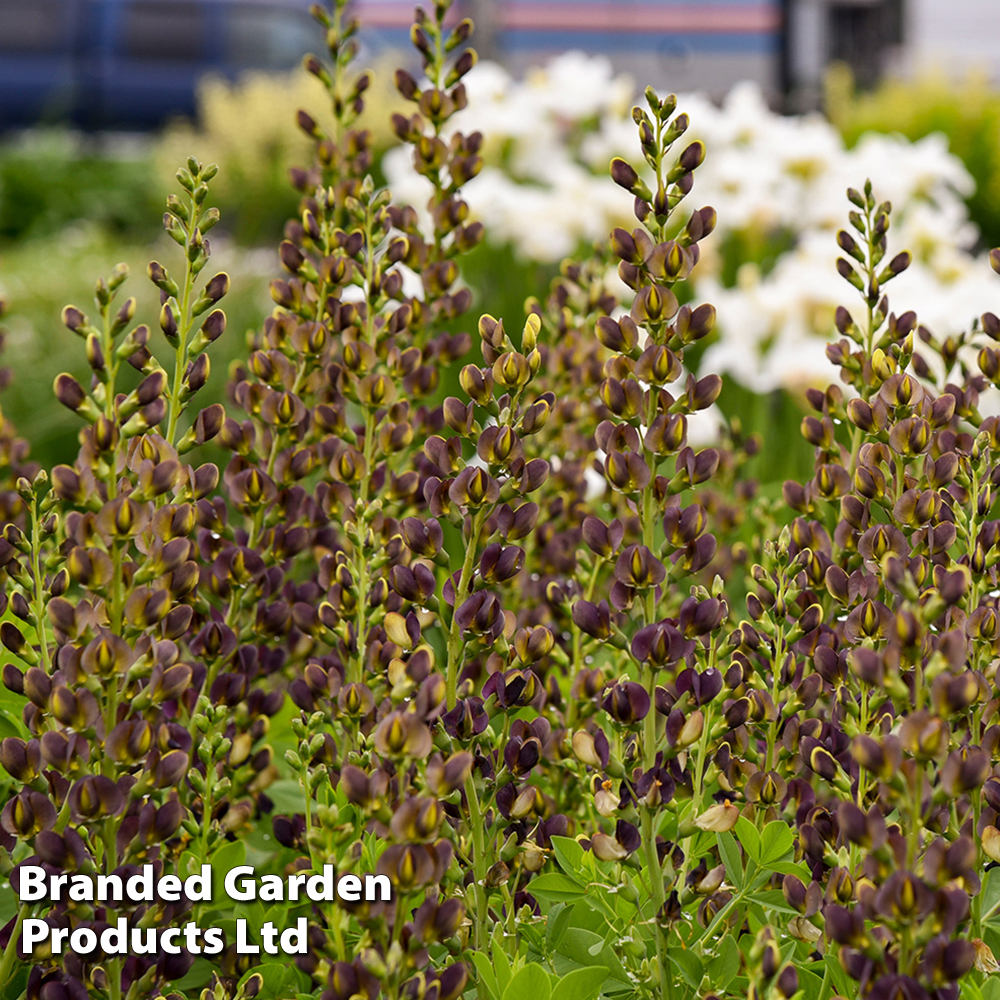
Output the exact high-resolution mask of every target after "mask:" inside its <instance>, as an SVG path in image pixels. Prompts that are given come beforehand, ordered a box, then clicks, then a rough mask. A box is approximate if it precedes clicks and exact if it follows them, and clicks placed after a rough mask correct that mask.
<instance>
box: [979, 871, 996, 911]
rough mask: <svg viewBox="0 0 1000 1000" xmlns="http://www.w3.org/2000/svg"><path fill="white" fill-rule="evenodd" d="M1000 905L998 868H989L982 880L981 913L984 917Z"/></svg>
mask: <svg viewBox="0 0 1000 1000" xmlns="http://www.w3.org/2000/svg"><path fill="white" fill-rule="evenodd" d="M997 903H1000V868H991V869H990V870H989V871H988V872H987V873H986V877H985V878H984V879H983V889H982V902H981V903H980V906H981V907H982V910H981V912H982V913H983V914H984V915H985V914H987V913H989V912H990V910H992V909H993V907H994V906H996V905H997Z"/></svg>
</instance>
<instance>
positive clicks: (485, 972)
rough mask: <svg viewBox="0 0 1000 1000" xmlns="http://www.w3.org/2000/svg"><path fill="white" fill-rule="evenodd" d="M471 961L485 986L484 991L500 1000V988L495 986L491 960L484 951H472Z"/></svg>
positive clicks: (495, 978)
mask: <svg viewBox="0 0 1000 1000" xmlns="http://www.w3.org/2000/svg"><path fill="white" fill-rule="evenodd" d="M472 961H473V964H474V965H475V966H476V972H478V973H479V981H480V983H481V984H482V985H483V986H485V987H486V992H487V993H489V995H490V996H491V997H492V998H493V1000H500V989H499V987H498V986H497V977H496V975H495V974H494V972H493V962H492V961H491V960H490V958H489V956H488V955H487V954H486V952H485V951H474V952H473V953H472Z"/></svg>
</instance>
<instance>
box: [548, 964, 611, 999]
mask: <svg viewBox="0 0 1000 1000" xmlns="http://www.w3.org/2000/svg"><path fill="white" fill-rule="evenodd" d="M607 978H608V970H607V969H606V968H605V967H604V966H603V965H592V966H590V967H589V968H586V969H576V970H575V971H573V972H569V973H567V974H566V975H565V976H562V977H561V978H560V979H559V981H558V982H557V983H556V987H555V989H554V990H553V991H552V998H551V1000H597V996H598V994H599V993H600V992H601V987H602V986H603V985H604V983H605V982H606V981H607Z"/></svg>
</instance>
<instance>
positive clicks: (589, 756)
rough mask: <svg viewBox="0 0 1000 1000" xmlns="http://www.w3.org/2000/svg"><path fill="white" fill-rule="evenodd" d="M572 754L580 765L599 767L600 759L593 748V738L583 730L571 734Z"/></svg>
mask: <svg viewBox="0 0 1000 1000" xmlns="http://www.w3.org/2000/svg"><path fill="white" fill-rule="evenodd" d="M573 753H574V754H575V755H576V759H577V760H578V761H580V763H581V764H586V765H587V766H588V767H600V766H601V758H600V757H598V756H597V750H596V749H595V747H594V737H593V736H591V735H590V733H588V732H585V731H584V730H583V729H581V730H580V731H579V732H576V733H574V734H573Z"/></svg>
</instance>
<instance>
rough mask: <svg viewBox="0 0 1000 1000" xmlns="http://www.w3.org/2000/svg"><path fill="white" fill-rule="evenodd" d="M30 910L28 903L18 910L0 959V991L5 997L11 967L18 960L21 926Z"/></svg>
mask: <svg viewBox="0 0 1000 1000" xmlns="http://www.w3.org/2000/svg"><path fill="white" fill-rule="evenodd" d="M29 909H30V907H29V906H28V904H27V903H22V904H21V905H20V907H19V908H18V911H17V920H16V921H15V922H14V927H13V929H12V930H11V932H10V940H9V941H8V942H7V947H6V948H4V950H3V958H0V991H3V992H4V994H5V995H6V990H5V987H6V986H7V983H9V982H10V977H11V972H12V969H11V966H13V964H14V962H15V960H17V959H18V954H17V946H18V944H19V943H20V941H21V926H22V925H23V924H24V918H25V916H26V914H27V912H28V910H29Z"/></svg>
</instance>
